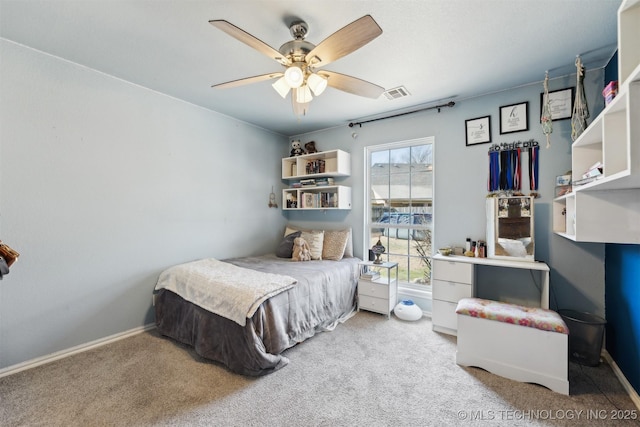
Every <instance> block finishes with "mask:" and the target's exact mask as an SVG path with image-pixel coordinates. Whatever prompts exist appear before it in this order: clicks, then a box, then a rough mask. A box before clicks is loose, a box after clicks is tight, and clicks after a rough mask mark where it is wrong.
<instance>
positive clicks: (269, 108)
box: [0, 0, 621, 135]
mask: <svg viewBox="0 0 640 427" xmlns="http://www.w3.org/2000/svg"><path fill="white" fill-rule="evenodd" d="M620 3H621V0H485V1H478V0H395V1H392V0H324V1H310V0H307V1H302V0H283V1H276V0H273V1H269V0H207V1H204V0H181V1H180V0H84V1H83V0H44V1H38V0H30V1H26V0H0V35H1V36H2V37H3V38H6V39H8V40H11V41H14V42H17V43H20V44H24V45H26V46H30V47H33V48H35V49H38V50H41V51H44V52H47V53H50V54H53V55H56V56H59V57H61V58H64V59H67V60H69V61H73V62H76V63H78V64H82V65H84V66H87V67H90V68H93V69H96V70H99V71H101V72H104V73H107V74H110V75H113V76H116V77H119V78H121V79H124V80H127V81H130V82H133V83H136V84H138V85H141V86H144V87H147V88H150V89H153V90H156V91H158V92H162V93H165V94H168V95H171V96H173V97H176V98H179V99H183V100H185V101H188V102H191V103H193V104H197V105H200V106H202V107H205V108H208V109H211V110H215V111H218V112H220V113H223V114H226V115H229V116H232V117H236V118H238V119H241V120H244V121H247V122H250V123H254V124H256V125H258V126H260V127H263V128H265V129H270V130H272V131H274V132H277V133H281V134H283V135H295V134H300V133H305V132H309V131H313V130H318V129H324V128H328V127H333V126H339V125H345V124H347V123H349V122H351V121H354V120H358V119H363V118H371V117H374V116H378V115H384V114H395V113H398V112H404V111H410V110H411V109H415V108H424V107H428V106H432V105H437V104H440V103H443V102H447V101H449V100H454V101H456V100H458V101H460V100H462V99H464V98H468V97H472V96H476V95H482V94H486V93H490V92H494V91H498V90H502V89H505V88H511V87H516V86H520V85H523V84H528V83H532V82H539V81H542V79H543V78H544V73H545V70H549V73H550V77H551V78H554V77H559V76H564V75H567V74H571V73H574V72H575V65H574V61H575V57H576V55H578V54H580V55H581V56H582V59H583V62H584V63H585V65H586V67H587V69H591V68H598V67H602V66H604V65H605V64H606V63H607V62H608V60H609V59H610V58H611V56H612V54H613V53H614V51H615V47H616V39H617V20H616V12H617V9H618V6H619V5H620ZM366 14H370V15H372V16H373V18H374V19H375V20H376V21H377V23H378V25H380V27H381V28H382V30H383V33H382V35H380V36H379V37H378V38H376V39H375V40H373V41H372V42H371V43H369V44H367V45H365V46H364V47H362V48H360V49H359V50H357V51H355V52H353V53H351V54H350V55H348V56H346V57H344V58H342V59H340V60H338V61H336V62H333V63H331V64H329V65H327V66H326V69H328V70H331V71H336V72H340V73H344V74H349V75H352V76H354V77H358V78H361V79H363V80H367V81H370V82H372V83H375V84H378V85H380V86H383V87H385V88H386V89H391V88H395V87H397V86H405V87H406V88H407V90H408V91H409V92H410V93H411V96H409V97H406V98H402V99H396V100H388V99H387V98H386V97H385V96H384V95H382V96H380V98H378V99H375V100H372V99H369V98H362V97H358V96H355V95H350V94H347V93H344V92H340V91H338V90H336V89H333V88H328V89H327V90H326V91H325V92H324V93H323V94H322V95H321V96H319V97H317V98H315V99H314V100H313V101H312V103H311V106H310V111H309V113H308V115H307V116H304V117H300V118H298V117H296V116H295V115H294V114H293V111H292V109H291V103H290V101H289V100H288V99H287V100H283V99H282V98H281V97H280V96H279V95H278V94H277V93H276V92H275V91H274V90H273V88H271V84H270V83H271V82H269V81H265V82H261V83H255V84H252V85H248V86H243V87H239V88H232V89H212V88H211V85H212V84H216V83H222V82H226V81H229V80H235V79H239V78H243V77H249V76H254V75H259V74H266V73H269V72H272V71H280V70H282V66H280V65H279V64H278V63H276V62H275V61H273V60H271V59H269V58H267V57H266V56H264V55H262V54H260V53H258V52H257V51H255V50H253V49H251V48H250V47H249V46H247V45H245V44H243V43H241V42H239V41H237V40H236V39H234V38H232V37H230V36H228V35H227V34H225V33H223V32H222V31H220V30H219V29H217V28H214V27H213V26H211V25H210V24H209V23H208V21H209V20H211V19H225V20H227V21H229V22H231V23H233V24H235V25H236V26H238V27H240V28H242V29H244V30H245V31H247V32H248V33H251V34H252V35H254V36H255V37H257V38H259V39H261V40H262V41H264V42H265V43H267V44H268V45H270V46H272V47H274V48H275V49H278V48H279V47H280V45H282V44H283V43H284V42H286V41H289V40H291V36H290V34H289V28H288V25H287V22H289V21H290V20H291V18H292V17H297V18H301V19H302V20H304V21H306V22H307V23H308V25H309V33H308V35H307V40H308V41H310V42H312V43H314V44H318V43H319V42H320V41H322V40H323V39H325V38H326V37H328V36H329V35H330V34H332V33H333V32H335V31H336V30H338V29H340V28H342V27H343V26H345V25H347V24H349V23H350V22H352V21H354V20H356V19H357V18H360V17H361V16H363V15H366Z"/></svg>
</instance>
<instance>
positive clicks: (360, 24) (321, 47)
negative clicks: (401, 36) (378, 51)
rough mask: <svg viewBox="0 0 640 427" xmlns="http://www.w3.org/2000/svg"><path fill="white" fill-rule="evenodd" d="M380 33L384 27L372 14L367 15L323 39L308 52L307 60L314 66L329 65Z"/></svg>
mask: <svg viewBox="0 0 640 427" xmlns="http://www.w3.org/2000/svg"><path fill="white" fill-rule="evenodd" d="M380 34H382V28H380V26H378V23H377V22H376V21H375V20H374V19H373V18H372V17H371V15H365V16H363V17H362V18H360V19H357V20H355V21H353V22H352V23H351V24H349V25H347V26H346V27H343V28H341V29H339V30H338V31H336V32H335V33H333V34H331V35H330V36H329V37H327V38H326V39H324V40H323V41H321V42H320V43H319V44H318V45H317V46H316V47H315V48H314V49H312V50H311V52H309V53H308V54H307V56H306V62H307V64H309V65H311V66H313V67H321V66H323V65H327V64H329V63H330V62H333V61H336V60H338V59H340V58H342V57H343V56H345V55H348V54H350V53H351V52H353V51H354V50H356V49H359V48H361V47H362V46H364V45H365V44H367V43H369V42H370V41H371V40H373V39H375V38H376V37H378V36H379V35H380Z"/></svg>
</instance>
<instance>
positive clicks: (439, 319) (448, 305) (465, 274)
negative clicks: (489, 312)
mask: <svg viewBox="0 0 640 427" xmlns="http://www.w3.org/2000/svg"><path fill="white" fill-rule="evenodd" d="M477 266H490V267H502V268H514V269H523V270H536V271H539V272H540V273H541V276H542V280H541V282H542V283H541V288H540V307H542V308H547V309H548V308H549V266H548V265H547V264H545V263H544V262H531V261H511V260H504V259H495V258H471V257H465V256H443V255H440V254H438V255H435V256H434V257H433V265H432V269H433V271H432V284H433V311H432V322H433V329H434V330H436V331H439V332H445V333H449V334H452V335H456V333H457V329H458V327H457V319H456V315H455V307H456V305H457V302H458V301H459V300H460V299H461V298H465V297H471V296H474V297H475V296H477V284H476V276H477V274H476V273H477V272H476V267H477Z"/></svg>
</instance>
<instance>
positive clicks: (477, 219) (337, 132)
mask: <svg viewBox="0 0 640 427" xmlns="http://www.w3.org/2000/svg"><path fill="white" fill-rule="evenodd" d="M541 70H544V64H541ZM540 77H541V81H540V82H535V83H532V84H531V85H526V86H522V87H518V88H513V89H506V90H504V91H501V92H499V93H494V94H488V95H485V96H479V97H476V98H473V99H466V100H459V101H457V103H456V105H455V106H454V107H453V108H443V109H442V110H441V112H440V113H438V112H437V110H429V111H424V112H419V113H415V114H409V115H405V116H402V117H398V118H392V119H388V120H382V121H377V122H373V123H367V124H364V125H362V127H357V126H356V127H353V128H350V127H348V126H347V123H345V125H344V126H340V127H336V128H333V129H328V130H324V131H319V132H313V133H309V134H303V135H295V137H296V138H298V137H299V138H300V139H301V141H302V142H303V143H304V142H307V141H311V140H313V141H315V142H316V146H317V147H319V149H320V150H329V149H336V148H339V149H343V150H346V151H349V152H350V153H351V154H352V171H353V173H352V176H351V177H350V178H349V179H348V180H347V181H345V182H346V183H348V185H351V186H352V187H353V209H352V210H351V211H349V212H341V213H335V212H329V213H321V212H318V213H309V212H293V213H291V214H290V219H291V221H294V222H296V223H299V224H301V225H308V226H313V224H314V222H316V221H320V222H326V223H332V222H333V223H344V224H347V225H350V226H351V227H353V229H354V250H355V253H356V255H358V256H361V257H362V256H363V254H365V252H366V246H367V245H368V242H364V237H363V236H365V233H364V212H365V207H364V205H363V203H364V191H365V189H364V188H363V185H364V174H365V165H364V147H365V146H368V145H375V144H382V143H388V142H393V141H402V140H408V139H415V138H420V137H424V136H434V137H435V148H434V154H435V166H434V171H435V177H434V182H435V193H434V198H435V212H434V221H435V229H434V247H435V248H438V247H442V246H449V245H457V246H462V245H463V243H464V241H465V239H466V237H472V238H473V239H484V238H485V233H486V225H485V221H486V216H485V196H486V194H487V189H486V182H487V174H488V160H487V151H488V148H489V146H490V144H482V145H475V146H471V147H467V146H466V145H465V120H468V119H472V118H476V117H481V116H487V115H490V116H491V134H492V143H501V142H513V141H518V140H521V141H526V140H529V139H532V138H533V139H535V140H537V141H539V142H540V144H541V147H542V148H541V149H540V183H539V192H540V193H541V194H542V197H541V198H540V199H536V202H535V212H536V216H535V230H536V233H535V236H536V239H537V241H536V259H538V260H542V261H545V262H547V263H548V264H549V266H550V268H551V286H552V292H553V293H552V297H551V306H552V308H571V309H576V310H581V311H589V312H594V313H597V314H599V315H601V316H604V264H603V262H604V245H603V244H592V243H575V242H571V241H569V240H566V239H564V238H562V237H558V236H556V235H555V234H553V232H552V212H551V205H552V199H553V198H554V187H555V177H556V176H557V175H562V174H564V173H565V172H566V171H568V170H570V169H571V142H572V141H571V123H570V120H562V121H556V122H554V124H553V125H554V131H553V133H552V135H551V146H550V148H545V147H546V139H545V136H544V135H543V133H542V128H541V126H540V123H539V117H540V93H541V92H542V78H543V77H544V72H543V71H541V76H540ZM602 80H603V70H602V69H598V70H593V71H589V72H587V75H586V79H585V87H586V92H587V102H588V105H589V107H590V110H591V119H593V118H594V117H596V115H597V114H598V113H599V111H601V110H602V108H603V104H604V102H603V99H602V95H601V94H600V91H601V88H602ZM575 84H576V81H575V75H572V76H564V77H557V78H554V76H553V75H551V82H550V90H557V89H563V88H567V87H570V86H575ZM408 89H409V91H411V88H408ZM524 101H528V102H529V130H528V131H524V132H518V133H511V134H505V135H500V127H499V124H500V121H499V108H500V106H504V105H510V104H515V103H520V102H524ZM389 109H390V110H392V109H393V101H390V103H389ZM354 132H355V133H357V138H353V133H354ZM524 190H525V193H526V194H528V192H529V187H528V183H525V184H524Z"/></svg>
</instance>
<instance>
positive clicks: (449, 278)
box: [433, 259, 473, 284]
mask: <svg viewBox="0 0 640 427" xmlns="http://www.w3.org/2000/svg"><path fill="white" fill-rule="evenodd" d="M433 278H434V279H436V280H443V281H445V282H458V283H469V284H471V283H473V264H471V263H467V262H455V261H443V260H439V259H438V260H433Z"/></svg>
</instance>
